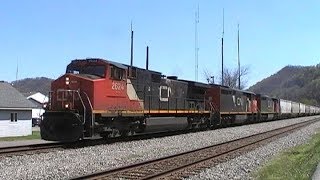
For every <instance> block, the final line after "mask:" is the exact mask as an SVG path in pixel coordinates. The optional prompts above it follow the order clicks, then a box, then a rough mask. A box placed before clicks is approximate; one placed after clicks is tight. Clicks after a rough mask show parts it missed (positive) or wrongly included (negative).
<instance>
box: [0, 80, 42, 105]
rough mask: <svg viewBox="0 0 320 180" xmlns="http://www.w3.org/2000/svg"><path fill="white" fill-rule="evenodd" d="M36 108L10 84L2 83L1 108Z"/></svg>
mask: <svg viewBox="0 0 320 180" xmlns="http://www.w3.org/2000/svg"><path fill="white" fill-rule="evenodd" d="M33 107H36V106H35V105H34V104H33V103H32V102H30V101H29V100H27V98H26V97H25V96H23V95H22V94H21V93H20V92H19V91H18V90H16V89H15V88H14V87H12V86H11V85H10V84H9V83H6V82H0V108H33Z"/></svg>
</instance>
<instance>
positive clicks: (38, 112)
mask: <svg viewBox="0 0 320 180" xmlns="http://www.w3.org/2000/svg"><path fill="white" fill-rule="evenodd" d="M27 99H28V100H29V101H31V102H32V103H33V104H35V105H36V107H34V108H32V118H36V119H40V118H41V117H42V114H43V113H44V109H43V105H44V104H45V103H47V102H48V100H49V98H48V97H47V96H45V95H43V94H42V93H40V92H37V93H35V94H33V95H31V96H28V97H27Z"/></svg>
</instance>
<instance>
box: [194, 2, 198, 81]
mask: <svg viewBox="0 0 320 180" xmlns="http://www.w3.org/2000/svg"><path fill="white" fill-rule="evenodd" d="M198 23H199V4H198V9H197V11H196V12H195V31H194V33H195V34H194V46H195V47H194V59H195V81H198V63H199V59H198V57H199V47H198Z"/></svg>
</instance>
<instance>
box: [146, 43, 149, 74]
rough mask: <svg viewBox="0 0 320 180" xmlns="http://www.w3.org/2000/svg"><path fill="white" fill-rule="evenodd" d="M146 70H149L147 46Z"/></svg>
mask: <svg viewBox="0 0 320 180" xmlns="http://www.w3.org/2000/svg"><path fill="white" fill-rule="evenodd" d="M146 70H149V46H147V52H146Z"/></svg>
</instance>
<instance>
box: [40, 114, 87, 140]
mask: <svg viewBox="0 0 320 180" xmlns="http://www.w3.org/2000/svg"><path fill="white" fill-rule="evenodd" d="M40 134H41V138H42V139H44V140H48V141H77V140H79V139H80V138H82V137H83V125H82V122H81V118H80V116H79V115H78V114H76V113H73V112H45V113H44V114H43V121H42V122H41V125H40Z"/></svg>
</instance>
